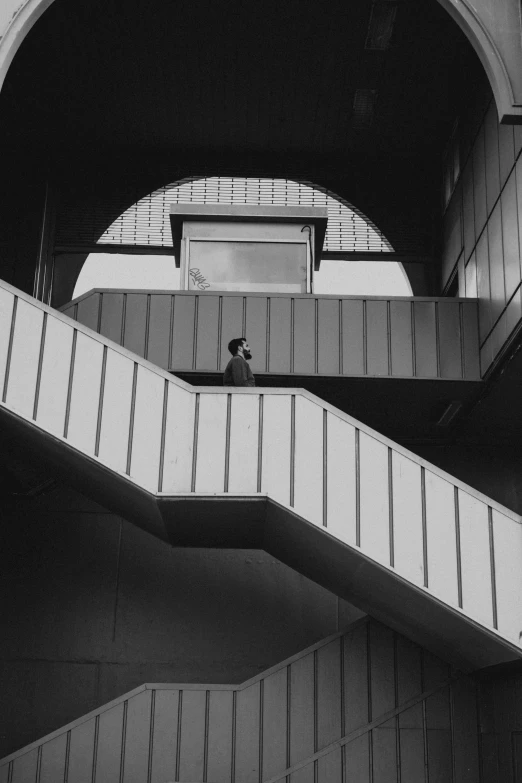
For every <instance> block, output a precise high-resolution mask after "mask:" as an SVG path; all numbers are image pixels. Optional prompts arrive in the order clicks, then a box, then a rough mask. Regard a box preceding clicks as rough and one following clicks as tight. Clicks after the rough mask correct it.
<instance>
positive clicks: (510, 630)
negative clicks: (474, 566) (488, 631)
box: [493, 510, 522, 645]
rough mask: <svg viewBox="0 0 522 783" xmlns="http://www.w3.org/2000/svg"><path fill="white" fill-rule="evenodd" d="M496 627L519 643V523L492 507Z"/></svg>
mask: <svg viewBox="0 0 522 783" xmlns="http://www.w3.org/2000/svg"><path fill="white" fill-rule="evenodd" d="M493 541H494V550H495V583H496V592H497V617H498V630H499V631H500V633H501V634H503V635H504V636H506V637H507V638H508V639H510V640H511V641H512V642H514V643H515V644H519V645H522V567H521V563H522V525H520V524H518V523H517V522H515V521H514V520H512V519H509V517H506V516H504V514H501V513H500V512H499V511H495V510H493Z"/></svg>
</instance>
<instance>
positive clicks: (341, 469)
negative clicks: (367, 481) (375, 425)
mask: <svg viewBox="0 0 522 783" xmlns="http://www.w3.org/2000/svg"><path fill="white" fill-rule="evenodd" d="M356 461H357V455H356V429H355V427H354V426H353V425H352V424H349V423H348V422H346V421H341V420H339V419H337V418H336V417H335V416H334V415H333V414H331V413H329V412H328V413H327V418H326V464H327V471H326V481H325V486H326V525H327V528H328V531H329V532H330V533H332V535H334V536H336V537H337V538H340V539H341V541H344V543H346V544H349V545H350V546H356V542H357V524H358V504H357V491H358V482H357V477H358V469H357V464H356Z"/></svg>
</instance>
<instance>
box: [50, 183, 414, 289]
mask: <svg viewBox="0 0 522 783" xmlns="http://www.w3.org/2000/svg"><path fill="white" fill-rule="evenodd" d="M179 203H197V204H235V205H238V204H251V205H253V204H255V205H262V204H270V205H274V204H278V205H285V206H293V205H296V206H322V207H326V208H327V209H328V228H327V231H326V237H325V242H324V248H323V249H324V257H323V259H322V262H321V267H320V269H319V271H318V272H316V273H315V275H314V281H313V291H314V293H317V294H339V295H376V296H411V295H412V288H411V285H410V283H409V281H408V278H407V275H406V273H405V271H404V267H403V265H402V264H401V263H400V262H397V261H387V260H386V259H385V257H384V260H382V261H379V260H377V258H378V256H376V255H375V254H381V253H382V254H383V255H384V254H386V253H388V252H390V251H392V250H393V248H392V246H391V244H390V243H389V242H388V240H387V239H386V237H385V236H384V235H383V234H382V232H381V231H379V229H378V228H377V227H376V226H374V225H373V224H372V222H371V221H370V220H368V218H366V216H364V215H363V214H362V213H361V212H360V211H359V210H357V209H355V208H354V207H353V206H352V205H350V204H348V203H347V202H346V201H345V200H344V199H342V198H340V197H338V196H336V195H335V194H333V193H331V192H330V191H328V190H327V189H325V188H319V187H317V186H315V185H312V184H311V183H303V182H294V181H289V180H282V179H274V178H253V177H250V178H247V177H206V178H202V179H188V180H186V181H185V182H182V183H172V184H169V185H166V186H164V187H162V188H159V189H157V190H156V191H154V192H152V193H151V194H149V195H148V196H146V197H144V198H142V199H140V200H139V201H138V202H136V203H135V204H133V205H132V206H131V207H129V209H127V210H126V211H125V212H124V213H122V215H120V216H119V217H118V218H117V219H116V220H115V221H114V222H113V223H112V224H111V225H110V226H109V228H108V229H107V230H106V231H105V232H104V233H103V234H102V235H101V237H100V238H99V240H98V243H99V244H100V245H102V246H103V247H104V249H105V250H106V248H105V246H106V245H113V247H114V250H116V249H117V247H118V245H119V246H122V247H123V246H125V247H129V245H132V244H135V245H138V246H141V249H142V250H145V248H146V247H147V246H149V248H150V250H149V252H147V253H142V254H141V255H140V254H138V253H132V254H130V253H123V252H122V253H113V252H111V253H107V252H92V253H90V254H89V256H88V257H87V258H86V260H85V263H84V264H83V266H82V268H81V271H80V272H79V274H78V278H77V280H76V283H75V286H74V291H73V294H72V298H76V297H78V296H81V295H82V294H83V293H85V292H86V291H88V290H90V289H92V288H120V289H141V290H157V289H177V288H179V269H176V266H175V264H174V263H173V261H174V259H173V255H165V254H163V252H161V253H160V252H158V251H167V250H168V248H170V247H171V242H172V240H171V237H170V225H169V207H170V204H179ZM154 251H156V252H154ZM365 253H366V254H367V255H368V256H369V257H371V260H370V261H365V260H364V254H365ZM354 254H357V255H356V259H357V260H354V259H353V258H352V256H353V255H354ZM334 257H335V258H334ZM348 259H350V260H348ZM70 269H71V272H72V274H76V273H77V270H78V267H77V265H71V267H70ZM61 271H62V274H64V273H66V269H65V267H62V270H61ZM62 287H63V284H62Z"/></svg>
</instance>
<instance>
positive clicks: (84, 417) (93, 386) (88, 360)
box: [37, 332, 104, 455]
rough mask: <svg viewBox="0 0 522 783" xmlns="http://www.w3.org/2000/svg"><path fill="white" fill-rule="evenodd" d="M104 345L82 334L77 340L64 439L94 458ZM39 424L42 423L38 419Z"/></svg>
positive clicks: (74, 341) (73, 355)
mask: <svg viewBox="0 0 522 783" xmlns="http://www.w3.org/2000/svg"><path fill="white" fill-rule="evenodd" d="M103 355H104V349H103V345H102V344H101V343H99V342H97V341H96V340H95V339H93V338H92V337H88V336H87V335H86V334H82V333H80V332H78V333H77V336H76V340H73V349H72V354H71V376H70V383H69V389H70V396H69V405H68V411H67V421H66V427H65V429H64V436H65V437H66V438H67V440H68V441H69V443H71V445H73V446H75V447H76V448H77V449H79V450H80V451H84V452H85V453H86V454H89V455H94V451H95V446H96V434H97V430H98V413H99V404H100V390H101V385H102V368H103ZM37 421H38V420H37Z"/></svg>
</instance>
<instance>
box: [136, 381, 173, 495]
mask: <svg viewBox="0 0 522 783" xmlns="http://www.w3.org/2000/svg"><path fill="white" fill-rule="evenodd" d="M164 387H165V379H164V378H161V377H160V376H159V375H156V373H154V372H152V370H148V369H147V368H146V367H140V366H138V378H137V381H136V403H135V407H134V427H133V434H132V457H131V468H130V475H131V476H132V478H134V479H136V480H137V481H139V483H140V484H141V486H142V487H145V488H146V489H148V490H150V492H157V491H158V482H159V465H160V450H161V423H162V420H163V395H164Z"/></svg>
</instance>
